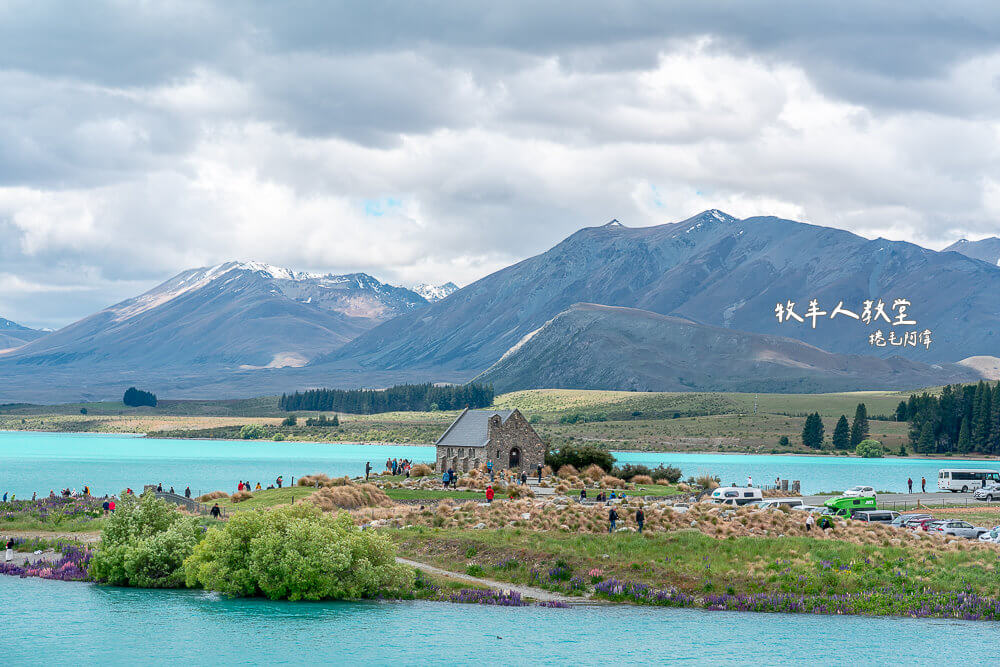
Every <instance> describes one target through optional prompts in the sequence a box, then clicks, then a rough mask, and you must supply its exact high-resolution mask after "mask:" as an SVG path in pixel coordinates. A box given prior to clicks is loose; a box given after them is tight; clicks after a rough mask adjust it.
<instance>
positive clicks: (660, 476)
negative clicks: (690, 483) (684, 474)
mask: <svg viewBox="0 0 1000 667" xmlns="http://www.w3.org/2000/svg"><path fill="white" fill-rule="evenodd" d="M650 477H652V478H653V481H655V482H667V483H668V484H676V483H677V482H679V481H680V479H681V469H680V468H675V467H674V466H666V467H664V466H663V464H662V463H661V464H660V465H658V466H656V468H654V469H653V472H652V473H651V474H650Z"/></svg>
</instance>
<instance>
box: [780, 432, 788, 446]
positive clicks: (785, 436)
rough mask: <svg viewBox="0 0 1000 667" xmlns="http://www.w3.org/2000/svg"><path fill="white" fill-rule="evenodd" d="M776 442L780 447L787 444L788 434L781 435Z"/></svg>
mask: <svg viewBox="0 0 1000 667" xmlns="http://www.w3.org/2000/svg"><path fill="white" fill-rule="evenodd" d="M778 444H779V445H781V446H782V447H787V446H788V436H787V435H783V436H781V437H780V438H778Z"/></svg>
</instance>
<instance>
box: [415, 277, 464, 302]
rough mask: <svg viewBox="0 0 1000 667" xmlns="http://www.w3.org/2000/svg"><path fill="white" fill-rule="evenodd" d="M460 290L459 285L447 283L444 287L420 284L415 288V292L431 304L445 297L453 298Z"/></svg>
mask: <svg viewBox="0 0 1000 667" xmlns="http://www.w3.org/2000/svg"><path fill="white" fill-rule="evenodd" d="M458 290H459V287H458V285H456V284H455V283H453V282H447V283H444V284H443V285H429V284H427V283H420V284H419V285H417V286H416V287H414V288H413V291H414V292H416V293H417V294H419V295H420V296H422V297H424V298H425V299H427V300H428V301H430V302H434V301H440V300H441V299H444V298H445V297H448V296H451V295H452V294H454V293H455V292H457V291H458Z"/></svg>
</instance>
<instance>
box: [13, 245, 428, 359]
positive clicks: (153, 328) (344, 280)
mask: <svg viewBox="0 0 1000 667" xmlns="http://www.w3.org/2000/svg"><path fill="white" fill-rule="evenodd" d="M426 306H427V301H426V300H425V299H424V298H423V297H421V296H420V295H419V294H416V293H415V292H413V291H411V290H408V289H405V288H402V287H395V286H393V285H388V284H386V283H383V282H380V281H379V280H377V279H375V278H373V277H371V276H369V275H367V274H365V273H353V274H348V275H335V274H314V273H304V272H299V271H292V270H290V269H285V268H280V267H275V266H270V265H268V264H261V263H258V262H226V263H224V264H219V265H216V266H211V267H201V268H197V269H189V270H187V271H184V272H182V273H180V274H178V275H176V276H174V277H173V278H171V279H169V280H167V281H166V282H164V283H162V284H161V285H158V286H157V287H154V288H153V289H151V290H149V291H148V292H146V293H144V294H141V295H139V296H137V297H134V298H131V299H127V300H125V301H122V302H121V303H118V304H115V305H113V306H110V307H108V308H106V309H104V310H102V311H100V312H98V313H95V314H94V315H91V316H90V317H87V318H85V319H83V320H80V321H79V322H75V323H74V324H71V325H69V326H67V327H64V328H63V329H60V330H59V331H56V332H54V333H52V334H50V335H48V336H45V337H44V338H41V339H39V340H36V341H34V343H33V344H28V345H25V346H24V347H22V348H20V349H18V350H15V351H10V352H7V353H5V354H3V355H0V361H3V360H12V361H15V362H16V363H17V364H19V365H20V366H22V367H24V366H26V365H28V366H31V365H34V366H59V367H64V368H71V367H72V368H76V367H81V368H85V367H87V366H88V365H93V364H95V363H99V364H100V365H101V366H102V367H119V366H124V367H127V368H129V369H130V370H133V371H135V370H141V369H143V368H150V367H155V368H158V369H162V368H164V367H170V366H173V365H181V366H184V367H185V368H188V369H189V368H190V367H192V366H195V367H201V368H205V369H208V368H213V367H223V368H244V369H253V368H277V367H289V366H302V365H304V364H306V363H308V361H309V360H310V359H313V358H314V357H316V356H318V355H321V354H325V353H328V352H330V351H332V350H334V349H336V348H337V347H339V346H341V345H343V344H344V343H346V342H347V341H349V340H351V339H353V338H354V337H356V336H357V335H358V334H360V333H361V332H363V331H365V330H367V329H370V328H371V327H373V326H375V325H377V324H379V323H381V322H383V321H385V320H388V319H391V318H393V317H395V316H397V315H400V314H402V313H405V312H409V311H410V310H413V309H416V308H422V307H426Z"/></svg>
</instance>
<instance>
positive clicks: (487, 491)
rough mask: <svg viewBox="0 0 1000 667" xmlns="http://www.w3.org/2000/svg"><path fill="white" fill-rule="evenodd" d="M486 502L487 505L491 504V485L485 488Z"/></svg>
mask: <svg viewBox="0 0 1000 667" xmlns="http://www.w3.org/2000/svg"><path fill="white" fill-rule="evenodd" d="M486 502H488V503H492V502H493V485H492V484H490V485H489V486H487V487H486Z"/></svg>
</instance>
